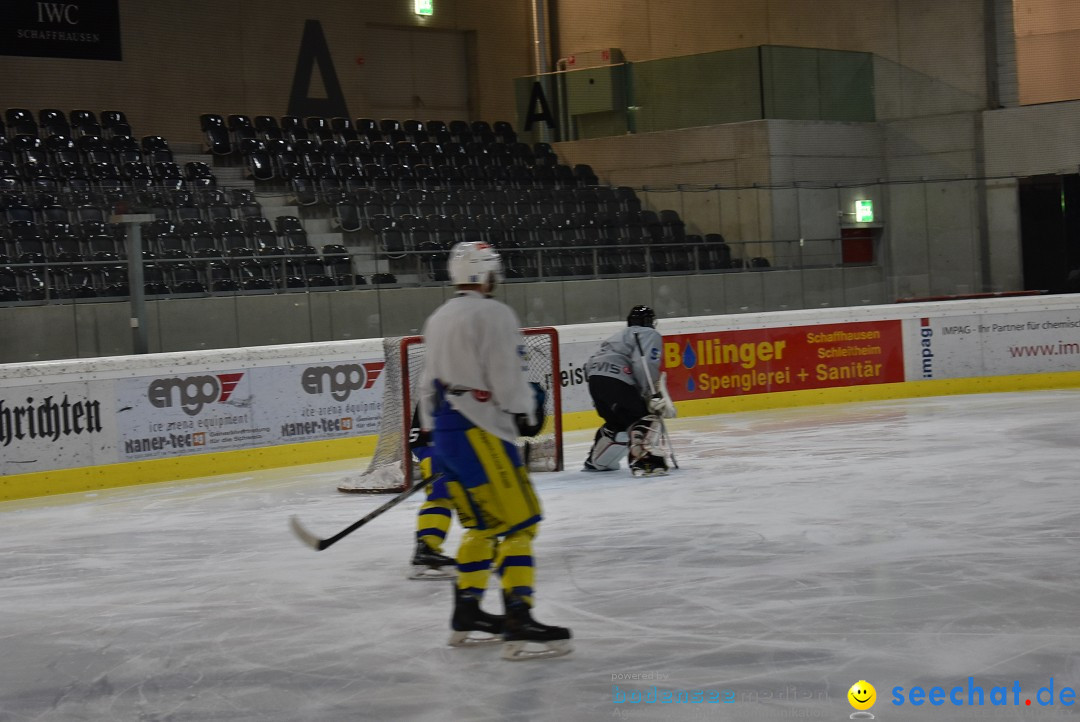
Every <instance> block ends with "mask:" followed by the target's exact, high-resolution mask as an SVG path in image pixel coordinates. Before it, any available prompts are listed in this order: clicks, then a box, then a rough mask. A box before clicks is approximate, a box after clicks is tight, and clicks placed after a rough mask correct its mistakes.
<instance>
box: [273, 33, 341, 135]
mask: <svg viewBox="0 0 1080 722" xmlns="http://www.w3.org/2000/svg"><path fill="white" fill-rule="evenodd" d="M316 63H317V64H318V65H319V75H321V76H322V82H323V87H324V88H326V96H327V97H325V98H312V97H310V92H311V74H312V71H314V69H315V64H316ZM288 115H296V116H299V117H301V118H303V117H305V116H309V115H314V116H320V117H323V118H334V117H342V118H348V117H349V108H348V106H346V104H345V95H344V94H343V93H342V92H341V84H340V83H338V78H337V71H335V70H334V59H333V58H332V57H330V47H329V46H328V45H327V44H326V36H324V35H323V30H322V25H321V24H320V23H319V21H318V20H307V21H306V22H305V23H304V37H303V38H302V39H301V40H300V53H299V55H298V56H297V58H296V71H295V72H294V73H293V84H292V92H291V93H289V110H288Z"/></svg>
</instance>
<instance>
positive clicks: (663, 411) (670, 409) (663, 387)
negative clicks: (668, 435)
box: [649, 372, 678, 419]
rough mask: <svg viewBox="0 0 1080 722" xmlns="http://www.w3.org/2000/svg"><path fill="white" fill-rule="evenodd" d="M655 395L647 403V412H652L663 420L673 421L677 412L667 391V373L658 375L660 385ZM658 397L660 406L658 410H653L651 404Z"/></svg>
mask: <svg viewBox="0 0 1080 722" xmlns="http://www.w3.org/2000/svg"><path fill="white" fill-rule="evenodd" d="M656 391H657V393H656V394H655V395H654V396H653V398H652V399H651V400H650V403H649V411H652V412H653V413H654V414H657V415H658V416H662V417H664V418H665V419H674V418H675V416H676V415H678V411H677V410H676V409H675V403H674V402H673V401H672V400H671V394H669V393H668V390H667V372H664V373H661V374H660V384H659V386H658V388H657V389H656ZM656 397H660V401H661V404H662V406H661V407H660V408H659V409H654V408H653V405H652V402H653V401H654V400H655V399H656Z"/></svg>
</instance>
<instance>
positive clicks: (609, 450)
mask: <svg viewBox="0 0 1080 722" xmlns="http://www.w3.org/2000/svg"><path fill="white" fill-rule="evenodd" d="M629 441H630V435H629V434H627V433H626V432H625V431H620V432H618V433H615V432H613V431H612V430H611V429H609V428H607V427H606V426H601V427H600V428H599V429H598V430H597V432H596V438H595V439H593V445H592V449H591V450H590V451H589V456H588V458H587V459H586V460H585V469H586V471H614V470H615V469H618V468H619V461H621V460H622V458H623V457H624V456H626V453H627V444H628V443H629Z"/></svg>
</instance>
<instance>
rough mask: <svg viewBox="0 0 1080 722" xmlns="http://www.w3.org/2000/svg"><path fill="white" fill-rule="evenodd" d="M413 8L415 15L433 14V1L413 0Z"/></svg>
mask: <svg viewBox="0 0 1080 722" xmlns="http://www.w3.org/2000/svg"><path fill="white" fill-rule="evenodd" d="M413 7H414V8H415V10H416V14H417V15H434V14H435V0H414V2H413Z"/></svg>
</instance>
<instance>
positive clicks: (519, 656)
mask: <svg viewBox="0 0 1080 722" xmlns="http://www.w3.org/2000/svg"><path fill="white" fill-rule="evenodd" d="M570 637H571V635H570V630H569V629H567V628H566V627H553V626H550V625H547V624H541V623H540V622H538V621H536V620H535V619H533V618H532V614H530V613H529V605H528V604H527V603H526V602H525V601H524V600H522V599H520V598H517V597H513V596H507V597H506V628H505V630H504V631H503V639H504V640H505V643H504V644H503V652H502V658H503V659H506V660H509V661H511V662H519V661H522V660H526V659H551V658H553V657H561V656H563V655H564V654H570V652H572V651H573V649H574V648H573V646H572V645H571V644H570Z"/></svg>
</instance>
